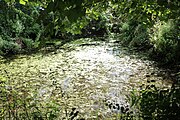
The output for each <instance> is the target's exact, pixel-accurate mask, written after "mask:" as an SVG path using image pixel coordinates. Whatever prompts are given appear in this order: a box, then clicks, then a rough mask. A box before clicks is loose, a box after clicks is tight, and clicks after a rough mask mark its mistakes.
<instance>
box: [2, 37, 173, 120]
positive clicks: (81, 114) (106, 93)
mask: <svg viewBox="0 0 180 120" xmlns="http://www.w3.org/2000/svg"><path fill="white" fill-rule="evenodd" d="M47 49H48V48H44V49H42V50H41V51H40V52H38V53H36V54H32V55H18V56H17V57H16V58H15V59H12V60H10V61H7V60H4V59H1V65H0V74H1V76H2V77H4V78H6V79H7V86H6V89H11V90H14V91H17V92H16V94H17V95H19V96H21V99H25V100H27V102H28V104H29V106H28V107H29V108H32V106H33V105H34V104H36V105H34V106H36V107H39V109H44V111H43V112H44V113H45V112H47V111H48V109H50V108H48V107H49V105H50V104H51V105H50V106H51V107H52V106H58V107H55V108H56V110H54V111H56V112H57V111H58V110H59V111H60V113H58V114H59V118H58V119H68V118H71V119H74V118H75V117H76V118H79V119H80V118H84V119H95V118H100V119H108V118H112V117H113V116H114V114H115V115H116V114H118V113H123V112H128V111H134V110H132V109H131V108H130V103H129V102H128V100H127V96H129V94H130V92H131V91H133V90H139V89H141V88H142V86H143V85H146V84H148V83H154V84H156V85H157V86H159V87H161V88H166V87H170V86H171V83H170V79H169V78H168V77H165V76H167V71H166V70H163V69H160V68H158V67H156V63H155V62H154V61H149V60H148V59H147V58H146V57H144V56H143V55H142V56H139V55H138V54H137V53H134V52H133V51H132V50H130V49H129V48H127V47H122V46H121V45H119V44H117V43H116V42H114V40H113V39H110V40H104V41H100V40H99V41H97V40H93V39H89V38H88V39H78V40H76V41H73V42H70V43H68V44H65V45H63V46H62V47H61V48H59V49H57V50H55V51H52V52H47V51H48V50H47ZM49 49H51V48H49ZM47 106H48V107H47ZM122 107H123V110H122ZM57 109H58V110H57ZM18 110H20V107H19V108H18ZM31 110H32V109H31ZM22 111H23V110H22ZM32 111H33V110H32ZM51 112H52V110H51ZM72 114H73V115H72Z"/></svg>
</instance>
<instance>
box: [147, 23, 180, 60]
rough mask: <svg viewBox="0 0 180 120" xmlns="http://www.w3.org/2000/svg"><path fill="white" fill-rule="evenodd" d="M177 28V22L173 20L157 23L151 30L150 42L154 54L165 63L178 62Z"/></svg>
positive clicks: (178, 42)
mask: <svg viewBox="0 0 180 120" xmlns="http://www.w3.org/2000/svg"><path fill="white" fill-rule="evenodd" d="M178 27H179V26H178V22H176V21H175V20H169V21H168V22H164V21H158V22H157V23H156V24H155V25H154V26H153V28H152V30H151V33H150V41H151V43H152V44H153V47H154V53H155V54H156V56H158V57H159V58H160V59H162V60H163V62H165V63H168V62H175V61H178V60H179V56H180V53H179V50H180V49H179V47H180V41H179V35H180V33H179V28H178ZM154 53H153V54H154Z"/></svg>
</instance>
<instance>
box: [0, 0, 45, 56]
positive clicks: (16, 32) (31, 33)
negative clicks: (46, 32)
mask: <svg viewBox="0 0 180 120" xmlns="http://www.w3.org/2000/svg"><path fill="white" fill-rule="evenodd" d="M0 3H1V5H2V6H1V7H2V9H1V11H0V34H1V41H0V44H1V45H0V51H1V52H0V53H1V55H6V54H14V53H18V52H20V51H22V50H23V51H24V50H26V49H28V50H29V49H32V48H33V46H32V45H33V43H34V42H35V41H38V40H39V38H40V34H41V33H42V30H41V25H39V24H38V23H36V22H35V19H34V18H33V17H34V16H30V15H28V14H26V13H25V12H23V10H24V11H27V9H26V10H25V9H24V8H23V7H22V6H17V5H16V4H15V5H12V6H9V5H8V4H7V3H5V2H3V1H1V2H0ZM15 6H17V8H16V7H15ZM29 10H31V9H29ZM26 39H29V42H28V43H27V42H24V41H26ZM30 42H31V45H30ZM28 47H30V48H28Z"/></svg>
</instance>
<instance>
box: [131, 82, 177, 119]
mask: <svg viewBox="0 0 180 120" xmlns="http://www.w3.org/2000/svg"><path fill="white" fill-rule="evenodd" d="M179 94H180V89H179V85H175V86H172V87H171V88H167V89H160V88H157V87H156V86H155V85H147V86H146V88H144V89H142V90H140V91H139V92H137V91H136V92H132V98H131V99H132V100H133V101H135V102H133V103H135V104H134V105H135V106H136V107H137V108H138V112H137V115H138V114H139V115H138V116H139V117H140V118H143V119H144V120H172V119H173V120H178V119H179V118H180V112H179V111H180V106H179V105H180V96H179ZM140 118H139V119H140Z"/></svg>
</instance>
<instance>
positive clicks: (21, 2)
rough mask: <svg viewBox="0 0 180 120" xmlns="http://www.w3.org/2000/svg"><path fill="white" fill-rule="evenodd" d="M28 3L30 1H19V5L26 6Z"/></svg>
mask: <svg viewBox="0 0 180 120" xmlns="http://www.w3.org/2000/svg"><path fill="white" fill-rule="evenodd" d="M26 2H28V0H19V3H20V4H22V5H25V4H26Z"/></svg>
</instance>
